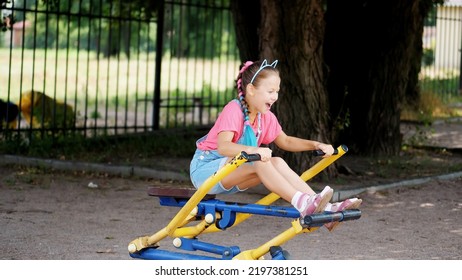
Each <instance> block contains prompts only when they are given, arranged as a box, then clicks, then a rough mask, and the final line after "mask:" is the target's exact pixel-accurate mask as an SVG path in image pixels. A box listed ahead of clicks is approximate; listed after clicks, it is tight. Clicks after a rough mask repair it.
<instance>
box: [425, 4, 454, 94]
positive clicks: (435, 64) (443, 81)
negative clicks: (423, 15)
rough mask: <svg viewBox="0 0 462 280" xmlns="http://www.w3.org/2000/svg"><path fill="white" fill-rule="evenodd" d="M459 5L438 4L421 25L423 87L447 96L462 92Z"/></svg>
mask: <svg viewBox="0 0 462 280" xmlns="http://www.w3.org/2000/svg"><path fill="white" fill-rule="evenodd" d="M461 14H462V5H460V4H459V5H446V6H437V7H435V9H434V12H433V13H432V14H431V15H430V17H429V18H428V20H427V22H428V24H427V25H426V26H425V27H424V34H423V48H424V56H423V59H422V70H421V72H420V85H421V88H422V90H424V91H430V92H433V93H435V94H437V95H439V96H440V97H441V98H442V99H443V100H449V99H451V98H452V97H454V96H460V95H461V93H462V84H461V75H460V73H461V67H462V64H461V59H462V57H461V47H462V45H461V43H462V18H461Z"/></svg>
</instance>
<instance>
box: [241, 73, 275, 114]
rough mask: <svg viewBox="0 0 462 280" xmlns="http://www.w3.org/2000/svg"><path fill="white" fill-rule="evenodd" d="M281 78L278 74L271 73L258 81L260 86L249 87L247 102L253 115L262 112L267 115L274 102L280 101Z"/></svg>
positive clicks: (250, 85)
mask: <svg viewBox="0 0 462 280" xmlns="http://www.w3.org/2000/svg"><path fill="white" fill-rule="evenodd" d="M280 84H281V78H280V77H279V75H278V74H277V73H274V72H271V73H270V74H269V75H268V76H266V77H264V78H263V77H262V78H260V79H259V81H258V86H254V85H252V84H249V85H247V93H246V96H245V100H246V101H247V104H248V105H249V111H250V112H251V114H256V113H257V112H260V113H262V114H265V113H267V112H268V111H269V110H270V109H271V106H273V104H274V102H276V101H277V100H278V94H279V86H280Z"/></svg>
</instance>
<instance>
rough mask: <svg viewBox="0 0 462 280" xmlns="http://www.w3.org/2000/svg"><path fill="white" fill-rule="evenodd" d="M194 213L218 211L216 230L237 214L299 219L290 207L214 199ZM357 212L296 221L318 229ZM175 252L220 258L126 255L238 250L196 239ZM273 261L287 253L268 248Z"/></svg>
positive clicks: (226, 254) (224, 254)
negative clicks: (219, 215)
mask: <svg viewBox="0 0 462 280" xmlns="http://www.w3.org/2000/svg"><path fill="white" fill-rule="evenodd" d="M159 199H160V204H161V205H162V206H173V207H183V206H184V205H185V204H186V203H187V201H188V199H186V198H176V197H168V196H161V197H159ZM197 208H198V212H197V214H196V216H198V217H200V216H205V215H207V214H212V215H214V218H215V213H216V212H220V213H221V218H220V219H219V220H218V221H216V225H217V227H218V228H220V229H222V230H225V229H227V228H229V227H232V226H233V224H234V222H235V218H236V214H237V213H248V214H256V215H264V216H276V217H285V218H294V219H298V218H300V212H298V211H297V210H296V209H295V208H294V207H283V206H270V205H259V204H243V203H238V202H228V201H221V200H218V199H209V200H202V201H201V202H200V203H199V204H198V205H197ZM360 216H361V211H360V210H358V209H352V210H345V211H341V212H324V213H317V214H312V215H309V216H305V217H304V218H300V224H301V225H302V227H305V228H309V227H320V226H322V225H323V224H325V223H329V222H333V221H340V222H342V221H347V220H354V219H359V217H360ZM178 241H179V242H178V244H180V245H179V246H178V249H180V250H185V251H200V252H205V253H211V254H215V255H218V256H220V257H216V258H215V257H210V256H207V255H195V254H189V253H179V252H173V251H166V250H160V249H157V248H146V249H143V250H142V251H140V252H137V253H133V254H130V256H131V257H133V258H139V259H149V260H183V259H189V260H230V259H232V258H233V257H235V256H236V255H238V254H239V253H241V250H240V248H239V247H238V246H231V247H226V246H220V245H216V244H212V243H207V242H203V241H200V240H198V239H197V238H184V237H180V238H178ZM270 254H271V257H272V259H273V260H285V259H287V258H288V256H289V254H288V252H287V251H284V250H282V248H280V247H279V246H277V247H272V250H271V252H270Z"/></svg>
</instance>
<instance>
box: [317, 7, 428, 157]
mask: <svg viewBox="0 0 462 280" xmlns="http://www.w3.org/2000/svg"><path fill="white" fill-rule="evenodd" d="M327 3H328V5H327V13H326V24H327V27H326V37H325V38H326V44H325V46H326V48H325V50H326V51H325V61H326V63H327V65H328V66H329V70H330V71H329V79H328V88H329V95H330V99H329V100H330V104H331V115H332V116H335V118H332V120H333V125H332V126H333V127H335V128H336V132H337V133H336V135H335V136H337V137H335V138H336V139H338V140H340V141H342V142H344V143H347V144H348V145H349V147H350V148H353V149H354V150H355V151H356V152H358V153H362V154H367V155H397V154H398V153H399V151H400V148H401V134H400V127H399V126H400V113H401V108H402V106H403V105H404V104H405V102H406V100H408V101H409V100H413V101H416V100H418V98H419V89H418V73H419V72H420V63H421V57H422V33H423V22H424V18H425V16H426V15H427V14H428V12H429V11H430V9H431V7H432V4H433V1H431V0H410V1H401V0H348V1H331V0H328V1H327Z"/></svg>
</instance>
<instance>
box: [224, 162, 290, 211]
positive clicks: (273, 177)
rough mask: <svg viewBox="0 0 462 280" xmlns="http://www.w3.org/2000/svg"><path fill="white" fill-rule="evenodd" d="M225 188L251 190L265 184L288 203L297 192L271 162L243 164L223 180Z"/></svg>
mask: <svg viewBox="0 0 462 280" xmlns="http://www.w3.org/2000/svg"><path fill="white" fill-rule="evenodd" d="M221 183H222V184H223V186H224V187H225V188H231V187H233V186H236V185H237V186H239V188H241V189H243V188H251V187H254V186H256V185H258V184H259V183H263V185H265V187H266V188H268V189H269V190H270V191H272V192H274V193H276V194H278V195H279V196H281V197H282V198H283V199H285V200H286V201H289V202H290V201H291V199H292V197H293V196H294V195H295V193H296V192H297V190H296V189H295V188H294V187H292V185H291V184H290V183H289V182H288V181H287V180H286V179H285V178H284V177H283V176H282V175H281V174H280V173H279V171H278V170H277V169H276V168H275V167H274V165H273V164H272V163H271V162H254V163H253V164H243V165H241V166H239V167H238V168H237V169H236V170H234V171H233V172H231V173H230V174H229V175H228V176H226V177H225V178H223V180H221Z"/></svg>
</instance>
